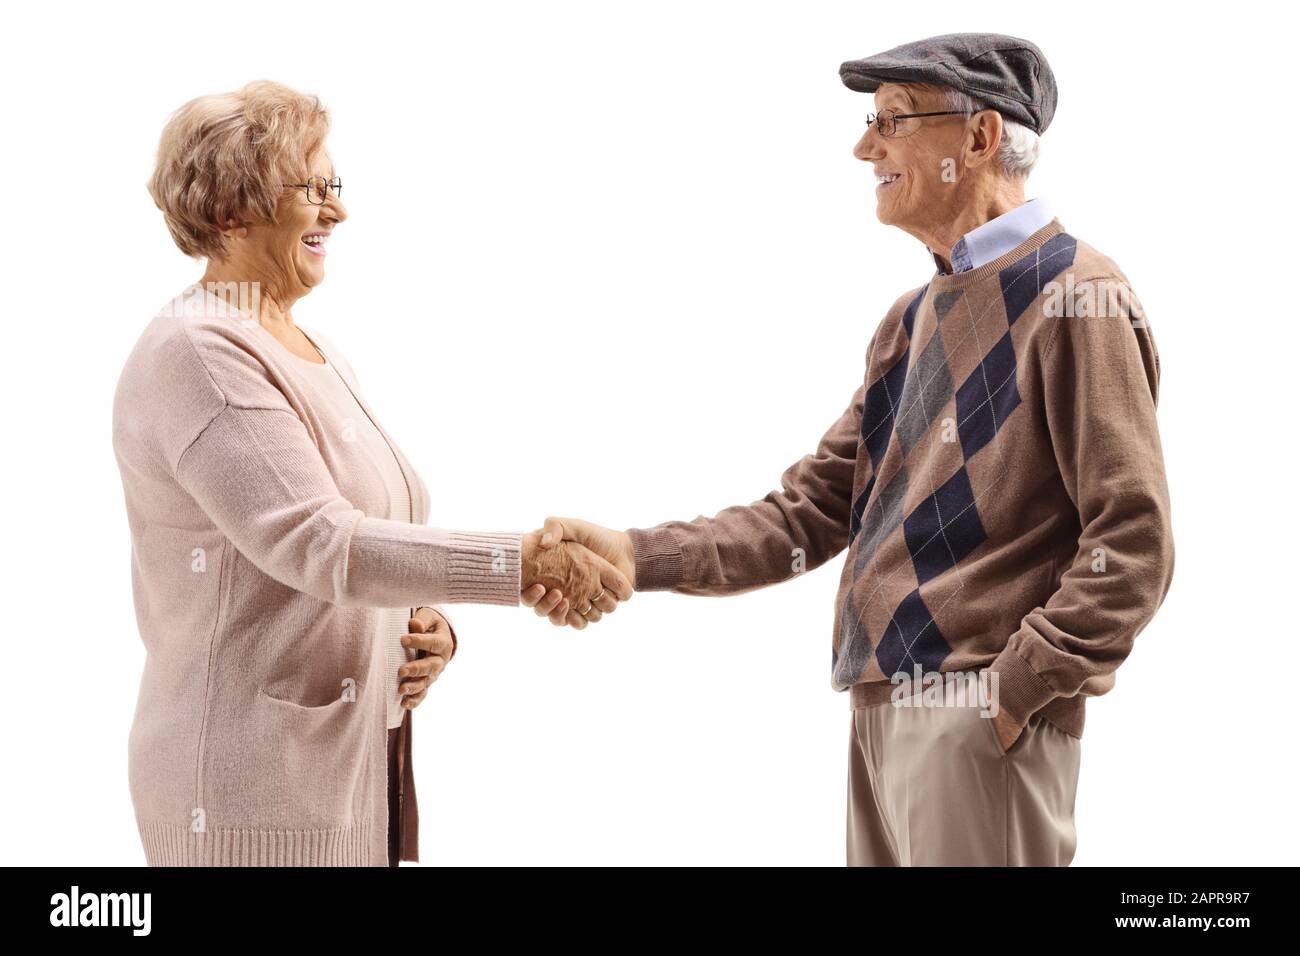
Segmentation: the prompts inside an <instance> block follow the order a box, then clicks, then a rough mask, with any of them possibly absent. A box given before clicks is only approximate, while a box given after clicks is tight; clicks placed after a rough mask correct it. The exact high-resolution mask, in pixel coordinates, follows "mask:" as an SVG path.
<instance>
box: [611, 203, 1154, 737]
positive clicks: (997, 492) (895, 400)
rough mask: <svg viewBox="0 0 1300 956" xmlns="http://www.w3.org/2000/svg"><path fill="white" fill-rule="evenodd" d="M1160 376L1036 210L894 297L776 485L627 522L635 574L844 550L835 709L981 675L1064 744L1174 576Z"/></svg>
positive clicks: (741, 573) (755, 583)
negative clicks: (688, 511) (855, 369)
mask: <svg viewBox="0 0 1300 956" xmlns="http://www.w3.org/2000/svg"><path fill="white" fill-rule="evenodd" d="M1159 373H1160V365H1159V359H1158V356H1157V354H1156V346H1155V341H1154V339H1153V338H1152V334H1151V329H1150V328H1149V326H1148V321H1147V319H1146V316H1145V314H1144V313H1143V312H1142V309H1141V305H1140V303H1139V302H1138V301H1137V299H1136V297H1135V296H1134V295H1133V293H1132V289H1131V286H1130V285H1129V282H1128V280H1127V278H1126V277H1125V276H1124V274H1123V273H1122V272H1121V271H1120V269H1119V268H1118V267H1117V266H1116V265H1115V263H1114V262H1112V261H1111V260H1110V259H1108V258H1107V257H1105V256H1103V255H1101V254H1100V253H1099V252H1097V251H1096V250H1095V249H1093V248H1091V247H1090V246H1088V245H1087V244H1086V243H1083V242H1080V241H1078V240H1076V239H1074V238H1073V237H1072V236H1070V235H1068V234H1067V233H1066V232H1064V231H1063V230H1062V228H1061V223H1060V220H1059V219H1053V220H1052V222H1051V223H1049V224H1048V225H1046V226H1044V227H1043V228H1042V229H1040V230H1038V231H1037V232H1035V233H1034V234H1033V235H1032V236H1030V237H1029V238H1028V239H1026V240H1025V241H1024V242H1023V243H1021V244H1020V245H1019V246H1017V247H1016V248H1015V249H1013V250H1011V252H1009V253H1007V254H1006V255H1004V256H1002V257H1000V258H998V259H995V260H993V261H991V262H988V263H985V264H984V265H982V266H980V267H979V268H976V269H972V270H969V271H966V272H961V273H957V274H953V275H945V274H936V275H934V276H933V277H932V278H931V280H930V282H929V283H928V284H927V285H925V286H923V287H922V288H920V289H914V290H912V291H910V292H908V293H906V294H905V295H903V296H902V297H901V298H899V299H898V301H897V302H895V303H894V305H893V307H892V308H891V309H890V310H889V312H888V314H886V316H885V318H884V320H883V321H882V322H881V323H880V325H879V327H878V328H877V329H876V332H875V334H874V335H873V336H872V339H871V342H870V343H869V345H868V348H867V353H866V373H865V377H864V380H863V383H862V384H861V385H860V386H859V387H858V389H857V391H856V392H855V393H854V396H853V399H852V401H850V403H849V405H848V407H847V408H846V409H845V411H844V413H843V414H842V415H841V416H840V417H839V419H838V420H837V421H836V422H835V423H834V424H833V425H832V426H831V427H830V429H829V430H828V431H827V432H826V433H825V435H824V436H823V437H822V439H821V442H820V444H819V445H818V447H817V450H816V451H815V452H814V453H813V454H810V455H807V456H805V457H804V458H802V459H801V460H800V461H798V462H796V463H795V464H793V465H792V466H790V468H788V469H787V470H786V472H785V473H784V475H783V476H782V487H781V489H780V490H778V491H773V492H772V493H770V494H768V495H767V496H766V497H765V498H763V499H761V500H758V501H755V502H753V503H752V504H749V505H744V506H736V507H731V508H727V509H725V510H723V511H721V512H719V513H718V514H717V515H715V516H714V517H712V518H706V517H704V516H700V517H697V518H695V519H694V520H693V521H689V522H687V521H669V522H665V523H663V524H660V525H657V526H656V527H653V528H639V529H638V528H634V529H629V531H628V533H629V535H630V536H631V538H632V545H633V552H634V556H635V561H636V574H635V586H636V589H637V590H638V591H651V590H673V591H676V592H679V593H682V594H701V595H724V594H737V593H741V592H744V591H749V590H752V589H754V588H758V587H763V586H766V585H770V584H775V583H777V582H780V581H785V580H788V579H790V578H792V577H794V576H795V575H797V574H800V573H802V572H803V571H805V570H810V569H812V568H815V567H817V566H819V565H821V564H823V563H825V562H826V561H829V560H830V559H831V558H833V557H835V556H836V555H838V554H840V553H841V552H843V551H845V550H846V549H847V552H848V553H847V559H846V561H845V563H844V567H843V570H842V572H841V575H840V587H839V591H838V594H837V596H836V603H835V618H834V624H833V633H832V652H831V672H832V678H831V684H832V687H833V688H834V689H836V690H839V691H851V693H850V699H851V702H852V706H854V707H863V706H873V705H875V704H879V703H883V702H885V701H887V700H889V699H890V696H891V694H892V692H893V690H894V684H893V683H892V681H891V679H892V678H894V677H895V675H901V674H906V675H907V676H908V677H916V676H917V675H918V674H925V675H930V674H932V673H935V672H943V673H947V672H952V671H961V672H967V673H971V674H973V673H976V672H978V671H980V670H983V669H988V670H989V671H991V672H993V673H996V674H997V682H998V683H997V685H996V686H997V694H998V704H999V706H1000V707H1001V708H1002V709H1003V710H1005V711H1007V712H1009V714H1010V715H1011V716H1012V717H1014V718H1015V719H1016V721H1017V722H1018V724H1019V725H1020V726H1022V727H1023V726H1024V725H1026V724H1027V723H1028V722H1029V720H1030V719H1031V718H1032V717H1033V716H1035V715H1037V714H1041V715H1042V716H1043V717H1044V719H1046V720H1049V721H1051V722H1052V723H1053V724H1055V725H1056V726H1058V727H1060V728H1061V729H1062V730H1064V731H1066V732H1067V733H1070V734H1073V735H1074V736H1076V737H1081V736H1082V734H1083V723H1084V701H1085V700H1086V698H1087V697H1091V696H1097V695H1099V694H1104V693H1106V692H1107V691H1108V690H1110V689H1111V688H1112V687H1113V686H1114V682H1115V671H1116V669H1117V668H1118V667H1119V665H1120V663H1121V662H1122V661H1123V660H1124V659H1125V658H1126V657H1127V655H1128V654H1129V652H1130V650H1131V649H1132V647H1133V643H1134V639H1135V638H1136V636H1137V634H1138V632H1139V631H1141V630H1142V628H1143V627H1144V626H1145V625H1146V623H1147V622H1148V621H1149V620H1150V618H1151V616H1152V615H1153V614H1154V612H1155V610H1156V608H1157V607H1158V606H1159V605H1160V603H1161V602H1162V601H1163V599H1164V596H1165V594H1166V592H1167V590H1168V588H1169V584H1170V580H1171V577H1172V574H1173V563H1174V551H1173V539H1172V535H1171V530H1170V515H1169V493H1168V489H1167V487H1166V481H1165V471H1164V463H1163V458H1162V454H1161V448H1160V438H1159V434H1158V432H1157V429H1156V401H1157V393H1158V386H1159Z"/></svg>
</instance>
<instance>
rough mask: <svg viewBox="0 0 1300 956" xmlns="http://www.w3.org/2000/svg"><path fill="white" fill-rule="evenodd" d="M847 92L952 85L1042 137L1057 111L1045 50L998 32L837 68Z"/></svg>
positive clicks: (914, 46) (947, 37) (920, 44)
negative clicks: (911, 85)
mask: <svg viewBox="0 0 1300 956" xmlns="http://www.w3.org/2000/svg"><path fill="white" fill-rule="evenodd" d="M840 79H841V80H843V81H844V85H845V86H847V87H848V88H849V89H851V90H857V91H858V92H860V93H874V92H875V91H876V89H877V88H879V86H880V84H882V83H930V84H934V85H936V86H950V87H952V88H953V89H957V90H961V91H962V92H963V93H966V94H967V95H969V96H971V97H974V98H975V99H976V100H978V101H979V102H980V103H981V104H984V105H986V106H987V107H989V108H991V109H996V110H997V111H998V112H1000V113H1002V114H1003V115H1004V116H1006V117H1007V118H1008V119H1013V120H1015V121H1016V122H1017V123H1022V124H1024V125H1025V126H1028V127H1029V128H1030V129H1032V130H1033V131H1034V132H1035V133H1042V132H1043V131H1044V130H1046V129H1047V124H1049V123H1050V122H1052V115H1053V114H1054V113H1055V112H1056V78H1055V77H1054V76H1052V68H1051V67H1050V66H1048V65H1047V58H1046V57H1045V56H1043V51H1042V50H1040V49H1038V47H1036V46H1034V45H1033V44H1032V43H1030V42H1029V41H1028V40H1020V39H1017V38H1016V37H1008V36H1002V35H1001V34H997V33H946V34H944V35H943V36H937V37H930V38H929V39H927V40H917V41H916V42H915V43H904V44H903V45H902V46H896V47H894V48H893V49H892V50H886V51H885V52H884V53H877V54H876V55H875V56H869V57H867V58H866V59H863V60H849V61H848V62H847V63H844V64H842V65H841V66H840Z"/></svg>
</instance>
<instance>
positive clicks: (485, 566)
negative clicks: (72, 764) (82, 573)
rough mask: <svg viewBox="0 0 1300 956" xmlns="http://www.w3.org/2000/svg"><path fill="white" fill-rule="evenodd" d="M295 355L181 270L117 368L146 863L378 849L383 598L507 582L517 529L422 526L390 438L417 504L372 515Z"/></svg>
mask: <svg viewBox="0 0 1300 956" xmlns="http://www.w3.org/2000/svg"><path fill="white" fill-rule="evenodd" d="M306 331H307V333H308V334H309V335H310V336H311V338H312V339H313V340H314V341H315V342H316V344H317V345H318V346H319V347H320V349H321V350H322V352H324V354H325V356H326V358H328V359H329V361H330V362H333V363H335V364H336V366H337V367H338V369H339V371H340V372H341V373H342V374H343V375H344V378H345V380H346V381H347V384H348V385H349V387H350V388H352V390H353V391H354V392H355V393H356V397H357V400H358V402H359V404H360V405H361V407H362V409H364V411H365V413H366V414H367V415H369V416H370V418H371V419H372V420H375V416H374V415H373V413H372V412H371V410H370V408H369V406H368V405H367V404H366V402H365V400H364V398H363V397H362V395H361V392H360V389H359V388H358V386H357V383H356V377H355V375H353V373H352V370H351V368H350V366H348V365H347V363H346V361H345V360H344V359H343V357H342V355H340V354H339V352H338V350H337V349H335V348H334V347H333V346H332V345H331V344H329V342H328V340H325V339H323V338H322V336H320V335H319V334H318V333H316V332H313V331H311V330H310V329H308V330H306ZM302 362H303V360H302V359H301V358H299V357H298V356H296V355H294V354H293V353H291V352H290V351H289V350H288V349H286V348H285V347H284V346H283V345H282V344H281V343H280V342H279V341H278V340H277V339H276V338H275V337H274V336H272V335H271V334H270V333H269V332H268V331H266V329H264V328H262V326H261V325H260V324H258V323H257V322H255V321H252V320H250V319H247V318H244V317H241V316H240V315H239V314H237V313H234V312H231V313H229V314H228V313H227V310H226V309H225V308H224V306H223V303H222V300H221V299H220V298H218V297H217V296H216V295H213V294H212V293H211V292H208V291H206V290H203V289H201V288H200V287H198V286H192V287H190V288H188V289H186V290H185V291H184V292H182V293H181V294H180V295H178V296H177V297H176V299H174V300H173V301H172V302H171V303H169V304H168V305H167V306H166V307H164V309H163V310H162V312H161V313H160V314H159V315H158V316H156V317H155V318H154V319H153V321H152V322H151V323H150V324H149V325H148V327H147V328H146V329H145V330H144V332H143V334H142V335H141V336H140V339H139V341H138V342H137V343H136V345H135V348H134V350H133V351H132V352H131V354H130V356H129V357H128V359H127V361H126V365H125V367H124V368H123V370H122V374H121V378H120V380H119V382H118V387H117V393H116V396H115V399H114V404H113V448H114V452H115V454H116V456H117V461H118V466H119V468H120V470H121V475H122V487H123V491H124V493H125V497H126V509H127V516H128V520H129V523H130V528H131V544H132V548H131V560H132V565H131V570H132V585H133V589H134V598H135V609H136V618H137V621H138V624H139V628H140V635H141V637H142V638H143V640H144V644H145V649H146V652H147V659H146V662H145V668H144V675H143V678H142V680H141V682H140V692H139V698H138V701H137V705H136V713H135V721H134V723H133V724H132V728H131V736H130V745H129V760H130V766H129V776H130V785H131V797H132V801H133V803H134V806H135V812H136V820H137V824H138V826H139V830H140V836H141V839H142V841H143V844H144V850H145V857H146V859H147V861H148V862H149V864H150V865H172V866H175V865H241V864H244V865H255V864H264V865H289V864H303V865H316V866H329V865H334V866H339V865H342V866H385V865H387V861H388V860H387V853H388V850H387V828H388V803H387V792H386V777H387V751H386V746H385V744H386V733H385V726H386V721H385V701H384V686H385V682H384V675H383V672H382V671H383V666H384V661H385V649H384V646H383V643H382V640H381V639H380V637H379V628H378V627H377V621H378V616H379V615H380V613H381V610H380V609H382V608H394V607H405V606H410V607H412V608H415V607H419V606H421V605H436V604H439V603H456V602H474V603H480V604H505V605H515V604H518V602H519V588H520V563H519V549H520V536H519V535H518V534H513V533H509V534H507V533H469V532H463V531H449V530H441V529H437V528H429V527H426V526H425V525H424V522H425V521H427V520H428V515H429V500H428V491H427V489H426V488H425V485H424V483H423V481H421V480H420V477H419V475H417V474H416V472H415V470H414V469H413V468H412V467H411V465H410V463H409V462H408V461H407V460H406V458H405V456H403V455H402V453H401V452H400V451H399V450H398V449H397V446H396V444H393V450H394V453H395V455H396V457H397V459H398V461H399V463H400V465H401V468H402V472H403V474H404V476H405V477H406V479H407V482H408V485H409V488H410V492H411V500H412V504H413V508H414V516H415V520H416V522H417V523H416V524H407V523H406V522H401V521H390V520H387V519H383V518H378V517H371V515H381V514H386V513H387V507H388V499H387V496H386V492H385V485H384V482H383V479H382V476H381V474H380V471H379V468H378V466H377V465H376V464H375V463H374V462H373V461H371V460H370V459H369V458H368V457H367V456H366V455H365V454H364V450H363V446H362V443H359V442H356V441H352V440H350V439H351V438H354V437H355V436H354V432H353V429H352V428H351V427H350V424H349V423H348V422H347V421H346V420H340V419H338V413H337V412H335V411H334V409H333V407H332V406H331V405H330V403H328V402H324V401H319V400H315V398H316V395H315V393H314V392H313V388H312V383H311V382H310V381H309V379H308V377H307V375H306V372H307V370H306V369H304V368H302V367H301V363H302ZM375 424H376V426H377V427H378V421H377V420H375ZM380 431H381V432H382V433H383V434H384V437H385V438H388V439H389V441H390V443H391V442H392V439H391V438H389V436H388V434H387V432H384V431H383V429H382V427H380Z"/></svg>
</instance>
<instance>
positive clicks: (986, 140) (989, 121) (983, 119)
mask: <svg viewBox="0 0 1300 956" xmlns="http://www.w3.org/2000/svg"><path fill="white" fill-rule="evenodd" d="M971 120H973V122H972V123H971V125H970V126H969V127H967V130H968V132H967V137H968V139H967V148H966V165H968V166H971V167H975V166H983V165H984V164H985V163H987V162H988V161H989V160H991V159H994V158H996V157H997V154H998V147H999V146H1001V145H1002V135H1003V132H1004V131H1003V126H1002V114H1000V113H999V112H998V111H997V110H980V111H979V112H978V113H976V114H975V115H974V116H972V117H971Z"/></svg>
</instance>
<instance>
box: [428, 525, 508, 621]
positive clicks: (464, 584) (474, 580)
mask: <svg viewBox="0 0 1300 956" xmlns="http://www.w3.org/2000/svg"><path fill="white" fill-rule="evenodd" d="M522 542H523V535H522V534H516V533H513V532H509V533H507V532H493V531H485V532H466V531H451V532H449V533H448V535H447V546H448V548H449V551H450V553H449V554H448V555H447V582H446V583H447V597H446V598H445V600H446V601H447V603H456V602H462V603H472V604H507V605H511V606H515V605H518V604H519V591H520V590H521V585H520V577H521V568H520V559H519V552H520V547H521V545H522Z"/></svg>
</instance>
